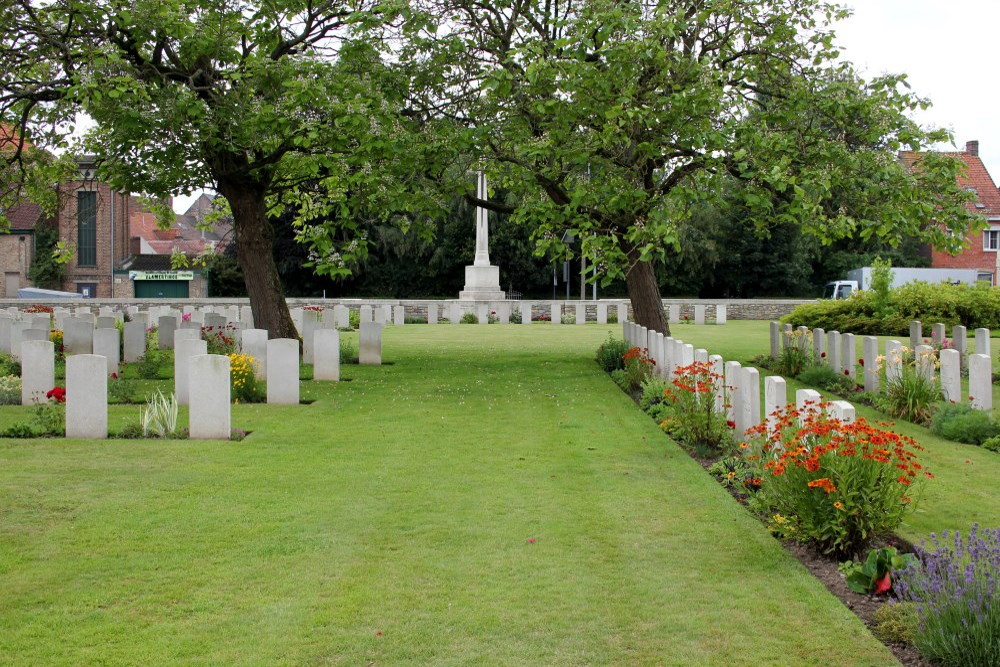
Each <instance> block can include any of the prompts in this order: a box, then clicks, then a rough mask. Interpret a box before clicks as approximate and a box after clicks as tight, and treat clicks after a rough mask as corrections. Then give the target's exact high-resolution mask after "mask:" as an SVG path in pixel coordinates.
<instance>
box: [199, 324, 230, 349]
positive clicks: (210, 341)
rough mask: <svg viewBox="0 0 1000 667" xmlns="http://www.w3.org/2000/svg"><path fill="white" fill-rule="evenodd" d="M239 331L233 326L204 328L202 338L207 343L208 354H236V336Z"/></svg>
mask: <svg viewBox="0 0 1000 667" xmlns="http://www.w3.org/2000/svg"><path fill="white" fill-rule="evenodd" d="M238 333H239V332H238V331H237V329H236V327H235V326H233V325H232V324H225V325H221V326H213V327H202V328H201V338H202V340H204V341H205V343H206V348H207V349H208V354H221V355H225V356H229V355H230V354H235V353H236V348H237V345H236V336H237V335H238Z"/></svg>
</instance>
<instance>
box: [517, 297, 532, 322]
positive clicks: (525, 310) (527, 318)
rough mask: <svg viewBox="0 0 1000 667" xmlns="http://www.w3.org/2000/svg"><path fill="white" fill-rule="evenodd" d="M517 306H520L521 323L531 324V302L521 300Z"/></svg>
mask: <svg viewBox="0 0 1000 667" xmlns="http://www.w3.org/2000/svg"><path fill="white" fill-rule="evenodd" d="M518 306H519V307H520V308H521V324H531V304H530V303H527V302H524V301H522V302H521V303H520V304H518Z"/></svg>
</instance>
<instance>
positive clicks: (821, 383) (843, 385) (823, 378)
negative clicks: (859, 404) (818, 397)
mask: <svg viewBox="0 0 1000 667" xmlns="http://www.w3.org/2000/svg"><path fill="white" fill-rule="evenodd" d="M795 379H796V380H798V381H799V382H801V383H802V384H804V385H808V386H810V387H816V388H817V389H822V390H823V391H832V392H834V393H836V394H840V395H842V396H846V395H848V394H850V393H851V392H853V390H854V389H855V388H856V387H857V383H856V382H855V381H854V380H852V379H851V378H850V377H848V376H846V375H844V374H843V373H838V372H837V371H835V370H833V369H832V368H830V366H828V365H827V364H826V363H824V362H823V361H820V362H819V363H809V364H808V365H806V366H805V368H804V369H803V370H802V372H800V373H799V374H798V375H797V376H795Z"/></svg>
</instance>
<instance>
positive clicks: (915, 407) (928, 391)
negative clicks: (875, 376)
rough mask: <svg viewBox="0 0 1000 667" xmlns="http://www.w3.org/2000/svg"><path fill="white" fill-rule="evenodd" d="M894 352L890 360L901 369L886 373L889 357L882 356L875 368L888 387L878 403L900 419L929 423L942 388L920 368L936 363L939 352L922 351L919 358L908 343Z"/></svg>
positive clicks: (879, 407) (884, 409)
mask: <svg viewBox="0 0 1000 667" xmlns="http://www.w3.org/2000/svg"><path fill="white" fill-rule="evenodd" d="M891 354H892V355H893V357H892V359H890V361H891V362H892V363H893V365H894V366H895V367H898V368H899V372H898V373H888V372H884V371H885V369H886V367H887V364H886V359H885V357H883V356H880V357H879V358H878V361H877V367H876V370H877V371H878V372H882V376H883V378H884V386H885V390H884V392H883V393H882V394H881V395H880V396H879V397H878V398H877V400H876V403H875V406H876V407H877V408H878V409H880V410H882V411H883V412H885V413H886V414H888V415H890V416H891V417H895V418H897V419H905V420H907V421H911V422H913V423H914V424H921V425H925V424H927V423H929V422H930V420H931V416H932V415H933V414H934V410H935V408H936V407H937V403H938V401H939V400H940V398H941V389H940V387H939V386H938V383H937V381H936V380H934V379H933V378H932V377H928V376H927V375H925V374H924V373H922V372H921V370H920V369H921V367H922V366H923V365H925V364H927V365H934V364H936V363H937V356H936V354H935V353H934V352H933V351H928V352H923V353H922V356H921V357H920V358H919V359H918V358H916V357H915V355H914V354H913V353H912V352H910V349H909V348H908V347H907V346H905V345H903V346H901V347H900V348H899V350H896V351H893V352H892V353H891Z"/></svg>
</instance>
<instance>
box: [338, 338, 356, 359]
mask: <svg viewBox="0 0 1000 667" xmlns="http://www.w3.org/2000/svg"><path fill="white" fill-rule="evenodd" d="M340 363H341V364H356V363H358V348H357V346H356V345H355V344H354V343H353V341H351V340H349V339H347V338H346V337H343V336H342V337H341V338H340Z"/></svg>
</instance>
